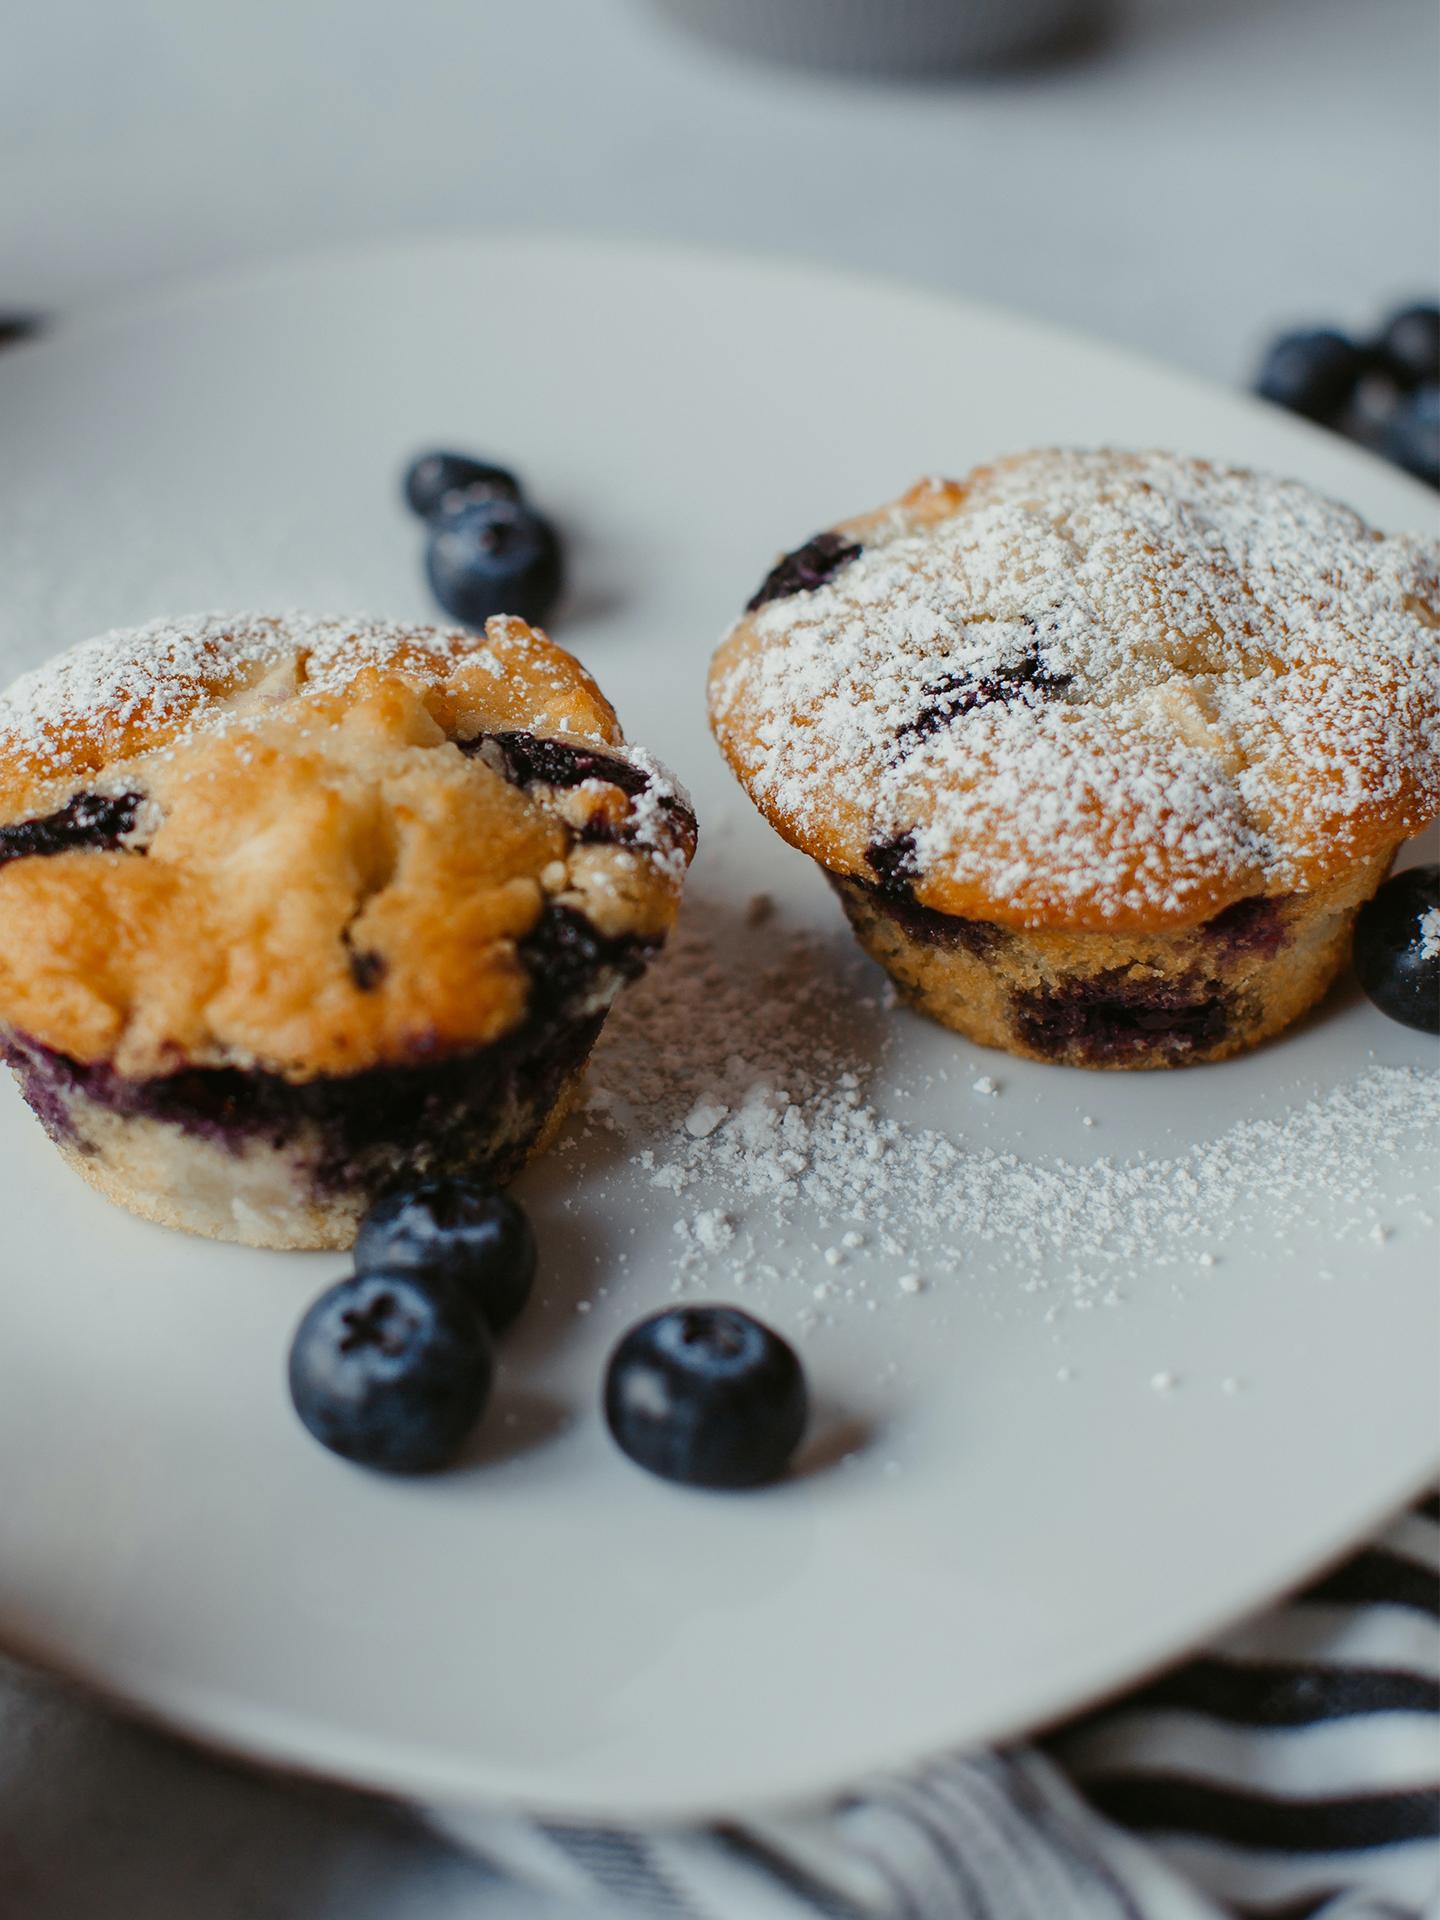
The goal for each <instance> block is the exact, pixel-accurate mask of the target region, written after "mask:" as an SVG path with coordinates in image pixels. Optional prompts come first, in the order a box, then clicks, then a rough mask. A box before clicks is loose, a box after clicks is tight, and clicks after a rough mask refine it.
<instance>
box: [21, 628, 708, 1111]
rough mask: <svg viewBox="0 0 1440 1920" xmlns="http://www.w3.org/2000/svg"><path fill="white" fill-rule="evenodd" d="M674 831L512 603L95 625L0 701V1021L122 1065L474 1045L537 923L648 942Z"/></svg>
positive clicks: (682, 844) (572, 671) (665, 783)
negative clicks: (446, 625)
mask: <svg viewBox="0 0 1440 1920" xmlns="http://www.w3.org/2000/svg"><path fill="white" fill-rule="evenodd" d="M694 832H695V827H694V818H693V815H692V814H691V813H690V811H689V806H688V802H687V801H686V800H685V798H684V796H683V795H682V794H681V792H680V791H679V790H678V789H677V787H676V786H675V785H674V783H673V782H672V781H671V780H670V779H669V777H668V776H667V775H666V774H665V773H664V772H663V771H662V770H661V769H660V768H659V767H658V766H657V765H656V764H655V762H653V761H652V760H650V759H649V758H648V757H647V756H645V755H644V754H642V753H640V752H638V751H636V750H634V749H632V748H628V747H627V746H626V745H625V743H624V737H623V735H622V733H621V731H620V726H619V723H618V721H617V720H616V717H615V713H614V711H613V709H612V708H611V707H610V705H609V703H608V702H607V701H606V700H605V698H604V696H603V695H602V694H601V692H600V690H599V688H598V687H597V686H596V684H595V682H594V681H593V680H592V679H591V677H590V675H589V674H588V673H587V672H586V671H585V669H584V668H583V667H582V666H581V665H580V664H579V662H578V661H576V660H574V659H573V658H572V657H571V656H570V655H569V654H568V653H565V652H564V651H563V650H562V649H561V648H559V647H557V646H555V645H554V644H553V643H552V642H551V641H550V640H549V639H547V638H546V636H545V635H544V634H543V633H540V632H537V631H535V630H534V629H532V628H530V627H528V626H526V625H525V623H524V622H523V621H520V620H514V619H503V618H502V619H495V620H491V621H490V622H489V624H488V626H487V627H486V629H485V632H484V633H483V635H482V634H474V633H466V632H461V631H444V630H439V629H434V628H425V627H407V626H398V625H391V624H385V623H377V622H372V621H346V620H338V619H337V620H331V619H319V618H311V617H308V616H303V615H287V616H284V617H271V616H263V615H247V616H242V617H237V618H234V619H230V618H224V617H220V616H205V617H202V618H198V619H193V620H184V621H176V622H163V623H158V624H156V625H153V626H149V627H143V628H138V629H135V630H133V631H129V632H121V633H113V634H107V635H105V636H103V637H102V638H100V639H98V640H92V641H89V642H87V643H86V644H85V645H83V646H79V647H76V648H73V649H72V650H71V651H70V652H68V653H64V654H61V655H60V656H59V657H58V658H56V659H55V660H53V661H51V662H50V663H48V664H47V665H46V666H44V667H42V668H40V669H39V670H38V671H36V672H34V673H31V674H27V675H25V676H24V677H23V678H21V679H20V680H18V681H17V682H16V683H15V684H14V685H13V686H12V687H11V688H10V689H9V691H8V692H7V693H6V694H4V695H3V696H0V1026H5V1027H8V1028H11V1029H13V1030H16V1031H19V1032H22V1033H25V1034H27V1035H29V1036H31V1037H32V1038H34V1039H37V1040H39V1041H40V1042H41V1043H42V1044H44V1045H45V1046H48V1047H52V1048H55V1049H57V1050H58V1051H60V1052H62V1053H66V1054H69V1055H71V1056H72V1057H74V1058H77V1059H79V1060H83V1061H87V1062H89V1061H95V1060H101V1059H103V1060H106V1061H109V1062H111V1063H113V1064H114V1066H115V1067H116V1068H117V1070H118V1071H120V1072H121V1073H123V1074H126V1075H129V1076H133V1077H144V1076H149V1075H153V1074H158V1073H165V1072H169V1071H172V1070H175V1069H177V1068H180V1067H185V1066H196V1065H204V1066H214V1065H226V1066H260V1067H263V1068H265V1069H267V1070H268V1071H271V1072H278V1073H281V1074H284V1075H286V1076H287V1077H289V1078H292V1079H295V1080H304V1079H308V1078H312V1077H315V1076H318V1075H322V1074H342V1073H350V1072H355V1071H358V1070H359V1069H361V1068H365V1067H370V1066H374V1065H379V1064H399V1063H404V1062H414V1061H420V1060H425V1059H432V1058H438V1057H443V1056H444V1055H446V1054H450V1053H454V1052H457V1051H462V1050H468V1049H472V1048H475V1047H479V1046H484V1045H486V1044H488V1043H489V1042H491V1041H494V1040H497V1039H499V1038H501V1037H503V1036H504V1035H506V1034H507V1033H509V1032H510V1031H512V1030H513V1029H515V1028H517V1027H518V1026H520V1025H521V1024H522V1023H523V1022H524V1021H525V1020H526V1018H527V1016H528V1014H529V1013H530V1012H531V1011H532V1002H533V1001H534V1000H535V998H536V995H537V992H539V991H541V990H542V989H543V983H539V984H538V985H537V979H536V975H535V970H534V963H533V961H531V960H529V959H527V956H526V953H525V952H523V951H522V950H521V949H520V947H519V946H518V945H517V943H520V942H523V941H524V940H525V938H526V936H527V935H529V934H531V933H532V930H534V929H535V928H536V926H537V923H538V922H539V921H540V920H541V918H542V915H543V914H545V913H547V912H548V913H549V914H550V915H551V916H552V918H554V917H555V915H556V914H557V913H558V914H559V916H560V917H561V919H563V920H564V921H565V923H566V924H567V925H569V926H577V925H583V926H584V928H585V929H586V934H587V938H588V937H589V935H590V932H591V930H593V932H594V934H596V935H598V936H599V938H600V939H601V940H603V941H605V942H628V941H634V942H640V943H646V944H658V942H659V940H660V939H661V938H663V936H664V934H665V932H666V931H667V929H668V928H669V926H670V923H671V922H672V920H673V919H674V916H675V912H676V909H677V906H678V903H679V895H680V888H681V884H682V881H683V878H684V873H685V868H686V865H687V863H688V860H689V858H690V855H691V853H692V851H693V848H694ZM562 944H563V943H562ZM551 945H552V946H553V945H554V943H553V942H552V943H551Z"/></svg>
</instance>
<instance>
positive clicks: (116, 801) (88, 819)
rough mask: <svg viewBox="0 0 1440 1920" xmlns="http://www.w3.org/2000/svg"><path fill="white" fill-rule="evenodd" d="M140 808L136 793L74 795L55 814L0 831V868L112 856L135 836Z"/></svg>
mask: <svg viewBox="0 0 1440 1920" xmlns="http://www.w3.org/2000/svg"><path fill="white" fill-rule="evenodd" d="M140 807H141V795H140V794H138V793H117V794H108V793H77V794H76V796H75V798H74V799H73V800H71V801H68V802H67V803H66V805H65V806H63V807H62V808H61V809H60V811H59V812H58V813H47V814H44V815H42V816H41V817H40V818H39V819H36V820H17V821H16V822H15V823H14V825H13V826H8V827H0V866H4V865H5V864H6V863H7V862H8V861H11V860H26V859H32V858H37V857H44V856H46V855H49V854H55V853H91V852H93V853H112V852H114V851H115V849H116V848H117V847H119V845H120V843H121V841H122V840H123V839H124V837H125V835H126V834H127V833H133V832H134V830H135V821H136V819H137V817H138V815H139V812H140ZM133 851H134V852H136V853H143V852H144V851H145V849H144V848H143V847H136V848H134V849H133Z"/></svg>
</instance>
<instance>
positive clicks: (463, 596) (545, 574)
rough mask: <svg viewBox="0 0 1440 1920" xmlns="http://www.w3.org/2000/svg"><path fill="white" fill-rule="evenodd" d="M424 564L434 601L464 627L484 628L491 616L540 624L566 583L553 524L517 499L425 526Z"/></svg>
mask: <svg viewBox="0 0 1440 1920" xmlns="http://www.w3.org/2000/svg"><path fill="white" fill-rule="evenodd" d="M425 568H426V572H427V573H428V574H429V576H430V586H431V590H432V591H433V593H434V595H435V598H436V599H437V600H438V601H439V602H440V604H441V606H442V607H443V608H444V609H445V611H446V612H447V613H448V614H451V615H452V616H453V617H454V618H455V619H456V620H461V621H463V622H464V623H465V625H466V626H467V627H483V626H484V624H485V622H486V621H487V620H488V619H489V618H490V617H491V615H492V614H497V613H513V614H518V615H519V617H520V618H521V619H522V620H528V621H530V622H531V624H532V625H535V626H543V625H544V624H545V622H546V621H547V620H548V619H549V617H550V612H551V609H552V608H553V607H554V605H555V602H556V601H557V600H558V599H559V598H560V589H561V586H562V584H563V580H564V562H563V559H562V557H561V552H560V542H559V539H558V538H557V536H556V533H555V529H554V528H553V527H552V526H551V525H550V522H549V521H548V520H546V519H545V518H544V516H543V515H542V514H539V513H536V511H535V510H534V508H533V507H527V506H525V505H523V504H522V503H521V502H519V501H516V500H487V501H481V502H480V503H479V504H477V505H474V506H465V507H462V508H460V509H459V510H458V511H457V512H455V513H449V512H447V513H444V514H442V515H441V517H440V519H439V520H438V521H436V523H435V524H434V526H433V527H432V529H431V533H430V542H429V545H428V547H427V548H426V551H425Z"/></svg>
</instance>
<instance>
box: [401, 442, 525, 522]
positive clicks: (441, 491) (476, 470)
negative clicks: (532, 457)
mask: <svg viewBox="0 0 1440 1920" xmlns="http://www.w3.org/2000/svg"><path fill="white" fill-rule="evenodd" d="M522 497H523V493H522V489H521V486H520V482H519V481H518V480H517V479H516V478H515V476H514V474H513V473H511V472H510V471H509V469H508V468H506V467H497V466H492V465H491V463H490V462H489V461H488V460H472V459H470V457H469V456H468V454H463V453H422V454H419V455H418V456H417V457H416V458H415V459H414V460H412V461H411V462H410V464H409V466H408V467H407V468H406V469H405V504H406V506H407V507H409V509H410V511H411V512H412V513H418V514H419V516H420V518H421V519H422V520H433V519H434V517H435V516H436V514H437V513H439V512H440V511H441V510H442V508H443V509H450V510H453V508H454V507H456V506H458V505H459V504H460V503H461V502H462V501H464V502H466V503H468V504H470V505H474V504H476V503H477V502H479V501H483V500H519V499H521V498H522Z"/></svg>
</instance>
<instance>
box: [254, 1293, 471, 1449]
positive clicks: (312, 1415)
mask: <svg viewBox="0 0 1440 1920" xmlns="http://www.w3.org/2000/svg"><path fill="white" fill-rule="evenodd" d="M493 1366H494V1363H493V1361H492V1358H491V1351H490V1336H489V1333H488V1332H487V1331H486V1328H485V1324H484V1322H483V1321H482V1320H481V1318H480V1316H479V1314H477V1313H476V1312H475V1311H474V1309H473V1308H472V1307H471V1305H470V1303H469V1301H468V1300H466V1299H465V1297H464V1296H463V1295H462V1294H461V1293H460V1292H459V1291H458V1289H456V1288H454V1287H451V1286H449V1285H446V1284H444V1283H439V1284H437V1283H436V1282H434V1281H423V1280H420V1279H418V1278H416V1277H415V1276H414V1275H412V1274H408V1273H362V1274H358V1275H357V1276H356V1277H355V1278H354V1279H353V1280H342V1281H341V1282H340V1283H339V1285H338V1286H333V1287H331V1288H330V1289H329V1290H328V1291H327V1292H325V1293H322V1294H321V1295H320V1298H319V1299H318V1300H317V1301H316V1302H315V1303H314V1305H313V1306H312V1307H311V1308H310V1310H309V1312H308V1313H307V1314H306V1315H305V1317H304V1319H303V1320H302V1321H301V1322H300V1325H299V1326H298V1327H297V1328H296V1329H295V1338H294V1340H293V1341H292V1342H291V1345H290V1398H291V1400H292V1401H293V1402H294V1403H295V1411H296V1412H297V1413H298V1414H299V1416H300V1418H301V1420H302V1421H303V1422H304V1423H305V1425H306V1426H307V1427H308V1428H309V1430H310V1432H311V1433H312V1434H314V1436H315V1438H316V1439H317V1440H318V1441H319V1442H320V1444H321V1445H322V1446H325V1447H329V1449H330V1451H331V1452H332V1453H339V1454H343V1455H344V1456H345V1458H346V1459H347V1460H355V1461H358V1462H359V1463H360V1464H361V1465H362V1466H366V1467H381V1468H383V1469H384V1470H385V1471H386V1472H388V1473H428V1472H430V1471H431V1470H433V1469H434V1468H436V1467H443V1466H445V1465H446V1464H447V1462H449V1461H451V1460H453V1459H454V1457H455V1455H456V1454H457V1453H458V1452H459V1450H460V1448H461V1446H462V1445H463V1444H464V1441H465V1438H466V1436H467V1434H468V1433H469V1432H470V1430H471V1428H472V1427H473V1426H474V1425H475V1423H476V1421H477V1420H478V1419H479V1418H480V1415H481V1414H482V1413H483V1412H484V1410H485V1402H486V1400H487V1399H488V1398H489V1395H490V1380H491V1375H492V1372H493Z"/></svg>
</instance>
